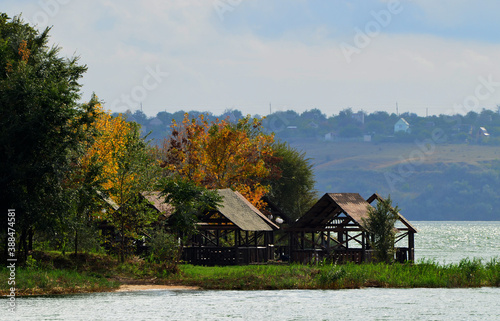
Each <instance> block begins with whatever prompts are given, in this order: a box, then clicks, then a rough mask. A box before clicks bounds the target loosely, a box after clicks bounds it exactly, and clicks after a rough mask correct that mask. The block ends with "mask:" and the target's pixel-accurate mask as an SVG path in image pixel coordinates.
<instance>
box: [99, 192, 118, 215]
mask: <svg viewBox="0 0 500 321" xmlns="http://www.w3.org/2000/svg"><path fill="white" fill-rule="evenodd" d="M96 193H97V195H99V197H100V198H101V199H102V200H103V201H104V202H105V203H106V204H107V205H108V206H109V207H110V208H112V209H113V210H115V211H117V210H118V209H119V208H120V206H118V204H116V202H115V201H113V200H112V199H111V198H110V197H107V196H106V195H105V194H104V193H103V192H101V191H98V190H96Z"/></svg>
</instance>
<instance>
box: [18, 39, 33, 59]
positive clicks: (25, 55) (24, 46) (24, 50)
mask: <svg viewBox="0 0 500 321" xmlns="http://www.w3.org/2000/svg"><path fill="white" fill-rule="evenodd" d="M18 53H19V56H20V57H21V61H24V62H28V59H29V57H30V50H29V49H28V42H26V40H23V41H21V43H20V44H19V49H18Z"/></svg>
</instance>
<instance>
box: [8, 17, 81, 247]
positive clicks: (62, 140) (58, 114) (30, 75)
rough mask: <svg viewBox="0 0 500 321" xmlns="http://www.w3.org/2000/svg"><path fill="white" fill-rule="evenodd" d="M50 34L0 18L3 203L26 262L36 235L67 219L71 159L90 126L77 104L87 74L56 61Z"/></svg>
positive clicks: (75, 62)
mask: <svg viewBox="0 0 500 321" xmlns="http://www.w3.org/2000/svg"><path fill="white" fill-rule="evenodd" d="M49 30H50V29H49V28H47V29H45V30H44V31H43V32H41V33H40V32H38V31H37V30H35V29H34V28H33V27H31V26H29V25H28V24H26V23H24V22H23V21H22V20H21V19H20V18H18V17H15V18H13V19H11V18H9V17H8V16H7V15H6V14H4V13H0V155H2V157H1V158H0V198H1V204H3V205H4V206H5V207H4V208H14V209H16V230H17V231H18V233H19V234H18V235H20V242H18V244H20V247H21V249H22V252H23V253H24V255H25V256H26V253H27V250H28V249H29V248H30V246H29V245H28V240H30V239H31V238H32V236H33V234H34V232H35V230H40V231H43V230H48V229H50V228H51V227H52V226H53V223H54V221H56V220H57V219H60V218H62V217H64V216H65V215H66V214H65V213H66V211H67V209H68V206H69V204H68V202H67V200H66V199H65V193H64V188H63V184H64V181H65V180H66V179H67V176H68V173H69V172H70V170H71V157H70V155H71V154H72V153H73V152H74V150H75V146H77V145H78V142H79V141H80V140H81V139H83V137H82V136H84V130H85V128H86V127H85V126H84V125H86V124H89V123H90V122H91V119H90V116H89V115H90V114H91V111H90V110H88V109H87V107H89V106H81V105H78V104H77V100H78V99H79V97H80V96H79V90H80V84H79V83H78V80H79V79H80V77H82V75H83V74H84V72H85V71H86V70H87V68H86V66H81V65H78V58H76V57H75V58H69V59H66V58H62V57H59V50H60V49H59V48H58V47H49V46H48V34H49ZM2 224H3V223H2ZM3 226H4V225H3ZM4 227H5V226H4ZM29 243H31V242H29ZM4 244H6V242H5V243H4ZM4 253H5V252H4Z"/></svg>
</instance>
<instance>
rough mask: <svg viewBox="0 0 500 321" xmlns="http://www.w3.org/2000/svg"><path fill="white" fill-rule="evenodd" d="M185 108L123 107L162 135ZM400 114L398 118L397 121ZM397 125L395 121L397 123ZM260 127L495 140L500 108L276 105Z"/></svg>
mask: <svg viewBox="0 0 500 321" xmlns="http://www.w3.org/2000/svg"><path fill="white" fill-rule="evenodd" d="M185 113H186V112H185V111H182V110H181V111H177V112H174V113H169V112H166V111H162V112H159V113H158V114H157V115H156V116H155V117H147V116H146V114H144V113H143V112H142V111H140V110H137V111H135V112H133V113H132V112H127V113H125V116H126V118H127V120H129V121H134V122H137V123H138V124H140V125H141V126H142V131H143V133H144V134H146V133H149V132H151V134H150V136H149V138H151V139H153V140H154V141H158V140H161V139H163V138H165V137H167V136H168V135H169V134H170V124H171V123H172V120H175V121H177V122H181V121H182V119H183V118H184V114H185ZM189 114H190V115H191V116H192V117H197V116H198V115H200V114H204V115H206V117H207V119H208V120H209V121H210V120H215V119H216V118H219V119H229V120H230V121H234V122H236V121H237V120H238V119H240V118H242V117H243V116H244V115H243V114H242V112H241V111H239V110H226V111H225V112H224V113H222V114H221V115H214V114H212V113H210V112H199V111H190V112H189ZM401 119H403V120H402V121H400V120H401ZM398 122H399V124H400V125H401V124H402V126H398V125H397V123H398ZM263 126H264V128H265V129H266V130H267V131H269V132H274V133H275V134H276V138H278V139H281V140H290V139H292V140H293V139H295V138H314V139H316V140H329V141H339V142H342V141H371V142H397V143H405V142H409V143H410V142H411V143H413V142H415V141H416V140H421V141H423V140H425V139H432V138H433V137H437V136H439V139H440V140H441V141H442V142H446V143H452V144H454V143H457V144H463V143H468V144H486V145H500V113H498V112H494V111H492V110H488V109H483V110H482V111H481V112H479V113H477V112H474V111H471V112H469V113H467V114H466V115H453V116H448V115H439V116H427V117H420V116H418V115H416V114H413V113H404V114H401V115H396V114H394V113H392V114H389V113H387V112H384V111H379V112H374V113H371V114H368V113H364V112H362V111H360V112H356V113H355V112H353V111H352V109H350V108H349V109H345V110H342V111H341V112H340V113H339V114H338V115H333V116H330V117H327V116H326V115H325V114H323V113H322V112H321V111H320V110H319V109H311V110H308V111H305V112H303V113H302V114H299V113H297V112H295V111H292V110H288V111H278V112H275V113H272V114H270V115H268V116H266V118H265V120H264V121H263Z"/></svg>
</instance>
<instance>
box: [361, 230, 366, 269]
mask: <svg viewBox="0 0 500 321" xmlns="http://www.w3.org/2000/svg"><path fill="white" fill-rule="evenodd" d="M365 242H366V237H365V232H361V262H364V261H365V251H366V245H365Z"/></svg>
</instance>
